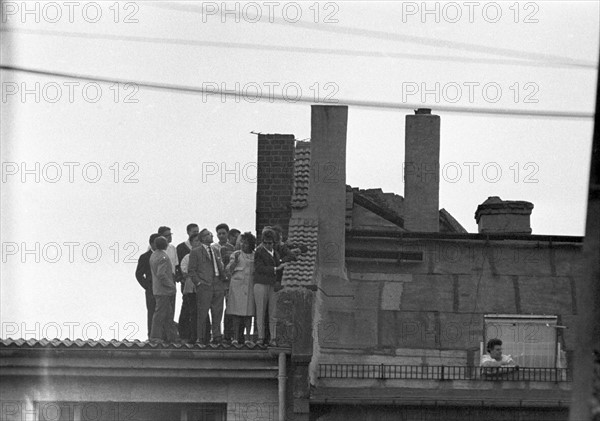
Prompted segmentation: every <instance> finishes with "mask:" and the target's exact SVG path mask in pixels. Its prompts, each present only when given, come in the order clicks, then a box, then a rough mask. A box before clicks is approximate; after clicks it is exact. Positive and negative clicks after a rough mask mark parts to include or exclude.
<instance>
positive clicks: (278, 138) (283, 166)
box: [256, 134, 295, 241]
mask: <svg viewBox="0 0 600 421" xmlns="http://www.w3.org/2000/svg"><path fill="white" fill-rule="evenodd" d="M294 141H295V138H294V135H293V134H259V135H258V154H257V163H256V164H257V165H256V166H257V168H256V178H257V180H256V232H257V233H258V235H259V236H260V233H261V231H262V229H263V228H264V227H265V226H267V225H281V227H282V228H283V230H284V232H285V233H287V231H288V225H289V222H290V217H291V215H292V208H291V201H292V190H293V184H294V180H293V177H294ZM259 241H260V238H259Z"/></svg>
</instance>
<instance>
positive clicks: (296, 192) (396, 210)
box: [284, 141, 467, 280]
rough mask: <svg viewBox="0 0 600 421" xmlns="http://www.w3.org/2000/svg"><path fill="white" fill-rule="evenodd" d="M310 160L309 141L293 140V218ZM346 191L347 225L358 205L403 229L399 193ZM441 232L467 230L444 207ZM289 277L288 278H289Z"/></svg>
mask: <svg viewBox="0 0 600 421" xmlns="http://www.w3.org/2000/svg"><path fill="white" fill-rule="evenodd" d="M310 160H311V158H310V142H303V141H298V142H296V149H295V155H294V180H293V181H294V189H293V193H292V201H291V207H292V218H293V217H294V213H293V210H294V209H298V210H300V209H303V208H306V207H307V206H308V191H309V187H310ZM346 192H347V194H352V198H351V201H350V202H349V203H347V209H346V211H347V212H346V219H347V221H346V227H347V228H351V227H352V206H353V205H354V204H357V205H360V206H362V207H364V208H366V209H367V210H369V211H370V212H372V213H374V214H376V215H378V216H380V217H382V218H384V219H386V220H387V221H389V222H391V223H393V224H395V225H397V226H398V227H399V228H401V229H402V230H404V218H403V216H404V198H403V197H402V196H400V195H399V194H395V193H385V192H384V191H383V190H381V189H358V188H356V187H350V186H346ZM291 229H292V227H291V226H290V234H289V238H290V240H292V234H291ZM440 232H447V233H466V232H467V230H465V229H464V228H463V227H462V225H460V223H459V222H458V221H457V220H456V219H454V218H453V217H452V215H450V213H448V212H447V211H446V210H445V209H441V210H440ZM292 241H294V240H292ZM286 271H287V268H286ZM284 277H285V274H284ZM289 279H290V280H291V279H292V278H289Z"/></svg>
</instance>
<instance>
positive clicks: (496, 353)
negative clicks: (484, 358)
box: [487, 338, 502, 361]
mask: <svg viewBox="0 0 600 421" xmlns="http://www.w3.org/2000/svg"><path fill="white" fill-rule="evenodd" d="M487 352H489V354H490V356H491V357H492V358H493V359H495V360H497V361H500V360H502V341H501V340H500V339H498V338H494V339H490V340H489V341H488V343H487Z"/></svg>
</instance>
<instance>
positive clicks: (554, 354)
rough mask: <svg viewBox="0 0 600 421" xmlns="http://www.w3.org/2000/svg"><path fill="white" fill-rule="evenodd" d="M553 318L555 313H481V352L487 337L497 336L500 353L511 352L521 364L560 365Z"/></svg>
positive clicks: (556, 326) (552, 366)
mask: <svg viewBox="0 0 600 421" xmlns="http://www.w3.org/2000/svg"><path fill="white" fill-rule="evenodd" d="M557 321H558V318H557V316H546V315H544V316H535V315H519V314H517V315H515V314H493V315H485V316H484V337H483V343H482V349H481V353H482V355H483V353H485V352H487V350H486V349H485V344H486V343H487V341H488V340H490V339H492V338H498V339H500V340H502V349H503V351H502V352H503V354H506V355H511V356H512V358H513V360H514V361H515V363H516V364H518V365H519V366H521V367H550V368H560V358H559V356H560V347H559V343H558V341H557V335H556V330H557V328H559V327H560V326H558V324H557Z"/></svg>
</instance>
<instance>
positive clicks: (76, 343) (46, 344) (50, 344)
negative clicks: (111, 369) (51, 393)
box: [0, 338, 266, 351]
mask: <svg viewBox="0 0 600 421" xmlns="http://www.w3.org/2000/svg"><path fill="white" fill-rule="evenodd" d="M0 348H71V349H146V350H148V349H159V350H165V349H188V350H195V351H201V350H215V349H218V350H243V349H251V350H261V349H266V347H264V346H262V345H260V346H259V345H244V344H240V345H223V344H219V345H207V346H206V348H200V346H199V345H198V344H187V343H166V344H156V343H151V342H148V341H139V340H137V339H136V340H133V341H128V340H123V341H119V340H117V339H111V340H109V341H107V340H105V339H99V340H97V341H95V340H91V339H87V340H84V339H75V340H71V339H58V338H55V339H45V338H43V339H22V338H20V339H12V338H7V339H0Z"/></svg>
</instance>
